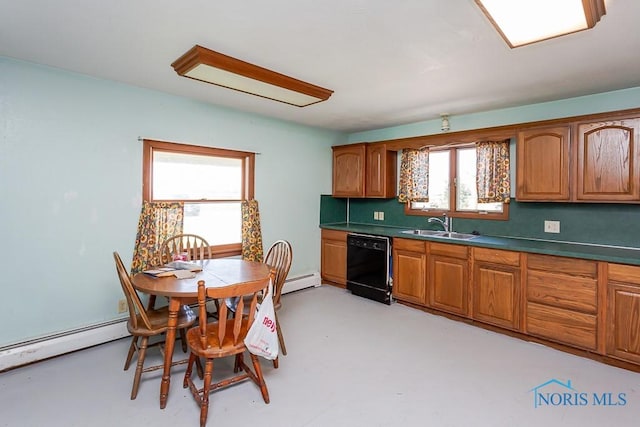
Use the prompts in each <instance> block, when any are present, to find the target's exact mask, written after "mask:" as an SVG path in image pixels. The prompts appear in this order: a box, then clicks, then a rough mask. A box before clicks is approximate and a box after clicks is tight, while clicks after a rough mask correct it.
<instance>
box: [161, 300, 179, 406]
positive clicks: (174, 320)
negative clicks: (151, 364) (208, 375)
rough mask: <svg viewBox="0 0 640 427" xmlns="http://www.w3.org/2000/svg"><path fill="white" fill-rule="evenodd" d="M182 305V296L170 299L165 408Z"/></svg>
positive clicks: (163, 375)
mask: <svg viewBox="0 0 640 427" xmlns="http://www.w3.org/2000/svg"><path fill="white" fill-rule="evenodd" d="M180 305H181V300H180V298H177V297H172V298H171V299H170V300H169V322H168V324H167V326H168V328H167V336H166V339H165V345H164V370H163V372H162V382H161V383H160V409H164V407H165V406H167V397H168V396H169V385H170V383H171V361H172V360H173V349H174V347H175V343H176V326H177V325H178V311H179V310H180Z"/></svg>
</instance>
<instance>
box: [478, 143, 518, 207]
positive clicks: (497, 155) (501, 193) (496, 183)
mask: <svg viewBox="0 0 640 427" xmlns="http://www.w3.org/2000/svg"><path fill="white" fill-rule="evenodd" d="M476 163H477V171H476V188H477V191H478V203H497V202H501V203H508V202H509V197H510V195H511V185H510V179H509V140H508V139H505V140H504V141H482V142H478V143H477V144H476Z"/></svg>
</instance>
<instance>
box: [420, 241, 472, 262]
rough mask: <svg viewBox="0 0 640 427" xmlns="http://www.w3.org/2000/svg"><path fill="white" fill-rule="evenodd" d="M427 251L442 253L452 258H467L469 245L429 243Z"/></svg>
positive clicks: (433, 253) (436, 253)
mask: <svg viewBox="0 0 640 427" xmlns="http://www.w3.org/2000/svg"><path fill="white" fill-rule="evenodd" d="M429 251H430V253H431V254H432V255H444V256H448V257H452V258H461V259H467V257H468V256H469V247H468V246H463V245H449V244H446V243H433V242H432V243H429Z"/></svg>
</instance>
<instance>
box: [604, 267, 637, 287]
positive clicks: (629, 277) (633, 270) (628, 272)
mask: <svg viewBox="0 0 640 427" xmlns="http://www.w3.org/2000/svg"><path fill="white" fill-rule="evenodd" d="M609 280H614V281H617V282H624V283H632V284H634V285H640V267H636V266H633V265H620V264H609Z"/></svg>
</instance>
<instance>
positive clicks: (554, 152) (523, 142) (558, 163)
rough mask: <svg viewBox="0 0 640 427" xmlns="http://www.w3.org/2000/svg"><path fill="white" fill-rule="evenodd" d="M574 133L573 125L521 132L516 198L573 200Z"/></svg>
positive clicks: (518, 150)
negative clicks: (570, 163) (570, 160)
mask: <svg viewBox="0 0 640 427" xmlns="http://www.w3.org/2000/svg"><path fill="white" fill-rule="evenodd" d="M570 137H571V128H570V126H569V125H567V126H557V127H543V128H533V129H526V130H523V131H521V132H518V139H517V142H516V156H517V163H516V200H518V201H568V200H569V178H570V175H571V174H570V169H569V159H570V149H571V140H570Z"/></svg>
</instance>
